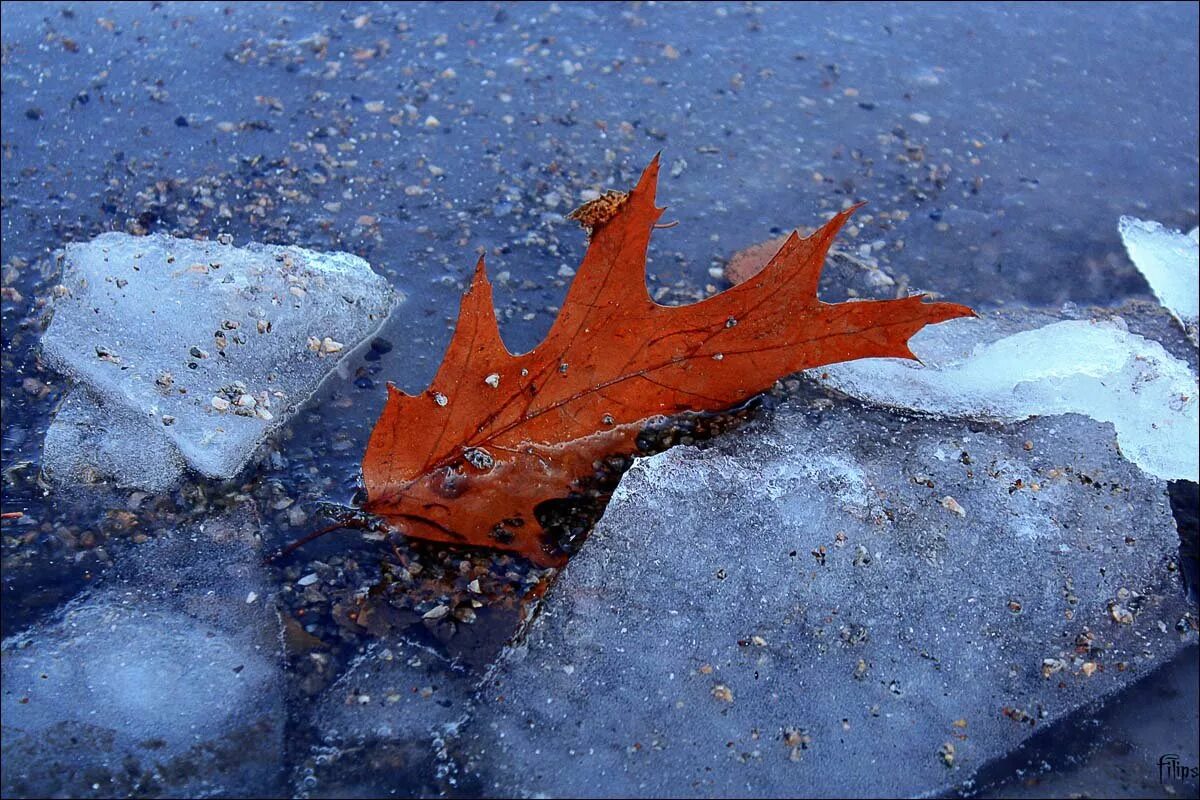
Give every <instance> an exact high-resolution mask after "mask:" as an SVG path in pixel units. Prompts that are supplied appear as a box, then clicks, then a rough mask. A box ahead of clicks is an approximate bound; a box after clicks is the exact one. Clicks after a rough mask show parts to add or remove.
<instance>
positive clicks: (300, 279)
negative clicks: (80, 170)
mask: <svg viewBox="0 0 1200 800" xmlns="http://www.w3.org/2000/svg"><path fill="white" fill-rule="evenodd" d="M392 303H393V295H392V292H391V289H390V287H389V286H388V284H387V281H386V280H384V278H382V277H381V276H379V275H377V274H375V273H374V272H372V271H371V268H370V266H369V265H368V264H367V263H366V262H365V261H363V260H362V259H361V258H358V257H357V256H352V255H349V254H346V253H330V254H322V253H317V252H314V251H312V250H305V249H302V248H298V247H277V246H270V245H260V244H250V245H248V246H247V247H232V246H229V245H224V244H219V243H217V242H211V241H195V240H190V239H174V238H171V237H169V236H165V235H155V236H147V237H134V236H128V235H126V234H122V233H106V234H103V235H102V236H99V237H97V238H96V239H94V240H92V241H91V242H88V243H85V244H72V245H68V246H67V248H66V251H65V256H64V269H63V280H62V289H61V290H60V292H59V296H58V298H57V300H56V301H55V304H54V318H53V320H52V322H51V324H50V326H49V328H48V330H47V331H46V334H45V336H44V337H43V338H42V352H43V355H44V357H45V359H46V361H47V362H48V363H49V364H50V366H52V367H53V368H55V369H57V370H59V371H60V372H63V373H65V374H66V375H68V376H70V377H71V378H72V379H73V380H74V382H75V383H76V384H77V385H78V386H79V387H82V388H83V389H86V392H84V393H83V394H79V395H76V396H74V397H72V398H70V399H68V400H67V401H66V403H64V405H63V407H62V409H61V410H60V414H59V417H58V418H57V419H56V420H55V423H54V425H53V426H52V428H51V430H50V432H49V433H48V435H47V443H46V451H45V455H46V458H45V460H44V467H45V469H46V472H47V474H48V475H49V476H50V477H51V478H52V479H55V480H59V481H85V482H86V481H88V480H89V479H91V480H98V479H103V478H111V479H114V480H115V481H116V482H118V483H120V484H123V485H130V486H140V487H144V488H149V489H151V490H157V489H161V488H164V487H165V486H168V485H170V484H172V483H173V482H175V481H176V480H178V478H179V477H180V475H181V466H182V465H183V464H186V465H187V466H189V467H191V468H192V469H195V470H196V471H198V472H200V473H202V474H204V475H207V476H210V477H216V478H230V477H232V476H233V475H234V474H236V473H237V472H238V471H239V470H240V469H241V468H242V467H243V466H244V465H245V463H246V462H247V461H248V460H249V458H250V457H251V455H252V454H253V452H254V450H255V448H256V447H257V446H258V444H259V443H260V442H261V441H262V439H263V438H264V437H265V436H266V435H267V434H268V433H270V431H272V430H274V429H275V428H276V427H278V426H279V425H280V424H281V423H282V422H283V421H284V420H285V419H287V418H288V417H289V416H290V415H291V414H292V413H293V412H294V411H295V410H296V409H297V408H298V407H299V406H300V405H301V404H302V403H303V402H304V401H305V400H306V399H307V398H308V397H309V395H311V393H312V392H313V391H314V390H315V389H316V388H317V386H318V385H319V384H320V382H321V381H322V380H323V379H324V378H325V376H326V375H328V374H329V373H330V372H331V371H332V370H333V369H334V367H335V366H336V364H337V362H338V360H339V359H340V358H341V357H342V356H343V355H345V354H346V353H347V352H349V351H350V350H351V349H352V348H353V347H354V346H355V345H356V344H358V343H359V342H361V341H362V340H363V339H364V338H365V337H367V336H368V335H369V334H370V333H371V332H373V331H374V330H375V329H376V328H378V327H379V325H380V324H381V323H382V322H383V320H384V319H385V317H386V316H387V314H388V312H389V311H390V309H391V306H392ZM314 342H315V343H316V346H315V347H314V346H313V343H314ZM76 391H79V390H78V389H77V390H76Z"/></svg>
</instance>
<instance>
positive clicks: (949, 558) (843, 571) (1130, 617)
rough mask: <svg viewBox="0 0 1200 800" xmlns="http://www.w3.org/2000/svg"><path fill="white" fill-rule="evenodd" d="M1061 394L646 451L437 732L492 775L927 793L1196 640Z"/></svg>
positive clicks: (1145, 524)
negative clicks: (1025, 406)
mask: <svg viewBox="0 0 1200 800" xmlns="http://www.w3.org/2000/svg"><path fill="white" fill-rule="evenodd" d="M1178 547H1179V542H1178V536H1177V534H1176V530H1175V523H1174V520H1173V519H1172V517H1171V512H1170V508H1169V504H1168V499H1167V495H1166V487H1165V483H1164V482H1162V481H1160V480H1157V479H1155V478H1152V477H1150V476H1147V475H1146V474H1145V473H1144V472H1142V471H1141V470H1139V469H1138V468H1137V467H1135V466H1134V465H1132V464H1131V463H1129V462H1128V461H1126V460H1125V459H1123V458H1122V457H1121V456H1120V455H1119V454H1118V453H1117V452H1116V449H1115V448H1114V447H1113V440H1112V434H1111V431H1110V430H1109V429H1108V427H1107V426H1106V425H1104V424H1101V423H1097V422H1095V421H1093V420H1091V419H1088V418H1086V417H1083V416H1079V415H1076V414H1064V415H1062V416H1049V417H1040V418H1038V419H1035V420H1029V421H1026V422H1020V423H1015V424H1011V425H994V426H986V425H984V426H981V425H980V424H979V423H977V422H964V421H958V420H952V419H949V420H946V419H931V418H905V417H904V416H902V415H900V414H897V413H895V412H892V411H886V410H882V409H872V408H862V407H854V406H852V405H850V404H843V405H841V406H835V407H833V408H832V409H824V410H821V409H816V410H812V411H810V412H806V413H802V414H801V413H792V414H779V415H777V416H776V417H774V418H770V419H765V420H762V421H760V422H758V423H755V424H754V425H751V426H748V428H746V429H743V430H740V431H736V432H734V433H731V434H729V435H727V436H725V437H722V438H721V439H719V440H717V441H716V442H715V443H714V444H713V446H712V447H710V448H708V449H705V450H703V451H701V450H697V449H694V448H690V447H678V448H675V449H672V450H670V451H667V452H665V453H663V454H661V455H657V456H654V457H652V458H648V459H641V460H639V461H638V462H637V463H636V464H635V466H634V467H633V468H632V470H631V471H630V472H629V473H628V474H627V475H626V476H625V477H624V478H623V479H622V481H621V484H620V487H619V489H618V491H617V493H616V495H615V497H614V499H613V500H612V502H611V504H610V505H609V507H608V509H607V511H606V512H605V515H604V518H603V520H602V521H601V523H600V524H599V525H598V527H597V529H596V531H595V532H594V533H593V534H592V535H591V537H590V538H589V540H588V541H587V543H586V545H585V546H584V547H583V548H582V550H581V552H580V553H579V554H578V555H577V556H575V558H574V559H573V560H572V561H571V563H570V564H569V565H568V566H567V567H566V569H565V570H564V572H563V573H562V575H561V576H560V577H559V579H558V581H557V583H556V584H555V585H554V586H553V587H552V588H551V589H550V591H549V592H548V594H547V596H546V598H545V600H544V604H543V606H542V608H541V611H540V613H539V615H538V616H537V617H536V619H535V620H534V621H533V622H532V623H531V625H530V627H529V630H528V632H527V635H526V636H525V638H524V640H523V642H522V643H521V645H520V646H519V647H518V648H516V649H513V650H511V651H509V652H508V653H507V654H506V656H505V657H504V658H503V659H502V661H501V663H500V665H499V667H498V668H497V670H496V672H495V674H494V675H493V676H491V677H490V678H489V679H488V680H486V681H485V682H484V683H483V684H482V686H481V689H480V691H479V694H478V699H477V703H478V705H477V708H476V710H475V713H474V717H473V719H472V720H471V721H470V722H469V723H468V724H467V725H466V726H465V728H464V730H463V732H462V735H461V736H460V737H459V738H458V739H457V741H455V742H454V743H453V744H452V747H451V752H452V753H454V754H455V756H456V758H457V759H458V763H459V765H460V766H461V768H462V769H463V770H464V772H465V774H468V775H470V776H472V777H473V778H474V779H475V780H476V781H477V782H478V787H479V791H480V792H482V793H484V794H492V795H499V796H525V797H528V796H564V797H593V796H601V795H604V796H669V797H711V796H750V797H762V796H785V797H787V796H795V795H797V794H803V795H810V796H829V797H853V796H865V795H872V796H883V797H888V796H926V795H929V794H935V793H941V792H948V791H953V790H954V789H955V787H961V786H963V785H967V784H969V781H970V780H971V779H972V777H973V776H974V775H975V774H976V772H977V771H978V770H979V769H980V768H981V767H982V766H984V765H986V764H989V763H991V762H994V761H995V760H996V759H999V758H1002V757H1004V756H1005V755H1006V754H1008V753H1010V752H1012V751H1013V749H1014V748H1016V747H1017V746H1018V745H1020V744H1021V743H1022V742H1023V741H1025V740H1026V739H1027V738H1028V737H1030V736H1031V735H1032V734H1033V733H1034V732H1035V731H1038V730H1042V729H1043V728H1044V727H1045V726H1047V725H1051V724H1053V723H1054V722H1055V721H1056V720H1059V719H1061V718H1063V717H1064V716H1065V715H1067V714H1069V713H1070V712H1071V711H1073V710H1075V709H1078V708H1079V707H1081V706H1082V705H1084V704H1086V703H1088V702H1091V701H1094V700H1097V699H1098V698H1101V697H1103V696H1105V695H1107V694H1108V693H1110V692H1114V691H1117V690H1119V689H1121V688H1122V687H1124V686H1126V685H1128V684H1129V683H1130V682H1131V681H1133V680H1136V679H1137V678H1138V677H1140V676H1143V675H1146V674H1147V673H1148V672H1149V671H1150V670H1152V669H1153V668H1154V667H1155V666H1157V665H1159V664H1161V663H1163V662H1164V661H1165V660H1167V659H1169V658H1171V656H1172V655H1174V654H1175V653H1177V652H1178V651H1179V650H1180V648H1182V647H1184V646H1186V645H1187V644H1188V643H1192V642H1195V641H1196V633H1195V620H1194V617H1193V616H1191V614H1190V613H1189V610H1188V606H1187V604H1186V601H1185V599H1184V594H1183V589H1182V587H1181V585H1180V582H1179V578H1178V571H1177V570H1173V569H1171V568H1170V566H1169V565H1171V564H1172V563H1173V562H1174V560H1175V559H1176V558H1177V553H1178Z"/></svg>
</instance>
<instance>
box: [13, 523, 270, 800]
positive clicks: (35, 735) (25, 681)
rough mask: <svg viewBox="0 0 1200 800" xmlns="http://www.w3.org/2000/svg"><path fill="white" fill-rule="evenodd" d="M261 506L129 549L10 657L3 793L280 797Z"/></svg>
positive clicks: (16, 639)
mask: <svg viewBox="0 0 1200 800" xmlns="http://www.w3.org/2000/svg"><path fill="white" fill-rule="evenodd" d="M257 535H258V527H257V524H256V522H255V519H254V517H253V515H252V514H250V513H248V512H246V511H234V512H231V513H229V514H227V515H224V516H221V517H216V518H213V519H210V520H208V521H206V522H205V523H203V524H200V525H197V526H193V527H191V528H185V529H183V530H180V531H179V532H177V533H174V534H172V535H170V536H168V537H166V538H164V539H161V540H151V541H149V542H146V543H144V544H141V545H138V546H137V547H135V548H134V549H133V550H132V551H130V552H128V553H126V554H124V555H125V557H123V558H122V559H121V560H120V562H119V564H118V566H117V567H115V568H114V571H113V572H111V573H109V574H107V575H105V576H104V577H103V578H102V579H101V582H100V584H99V585H98V586H97V587H96V588H95V589H94V590H93V591H91V592H88V593H86V594H84V595H82V596H80V597H78V598H76V599H75V600H73V601H72V602H71V603H69V604H68V605H67V606H65V607H64V609H63V610H62V611H61V612H60V613H59V614H58V615H57V616H56V617H55V618H53V619H51V620H49V621H48V622H46V623H43V624H39V625H35V626H34V627H32V628H30V629H28V630H26V631H23V632H22V633H19V634H16V635H13V636H10V637H9V638H7V639H6V640H4V642H3V644H2V646H0V653H2V655H3V659H2V663H3V686H4V689H3V695H4V702H3V706H2V722H3V759H2V760H0V773H2V776H0V787H2V790H3V794H4V796H5V797H17V796H22V797H125V796H163V797H209V796H229V795H232V796H260V795H263V794H266V795H267V796H273V795H277V794H281V790H282V777H283V775H282V758H283V751H284V745H283V721H284V713H283V688H282V687H283V683H282V677H281V673H280V659H281V654H280V644H279V623H278V618H277V616H276V613H275V609H274V606H273V603H272V600H271V591H270V588H269V584H268V581H267V578H266V575H265V572H264V570H263V568H262V565H261V559H262V555H261V551H260V548H259V546H258V543H257Z"/></svg>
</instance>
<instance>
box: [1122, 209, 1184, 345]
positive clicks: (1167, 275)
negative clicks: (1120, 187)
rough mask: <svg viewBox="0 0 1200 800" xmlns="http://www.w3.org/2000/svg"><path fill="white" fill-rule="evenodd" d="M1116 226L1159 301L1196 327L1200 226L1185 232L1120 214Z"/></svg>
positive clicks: (1180, 318) (1126, 249) (1135, 263)
mask: <svg viewBox="0 0 1200 800" xmlns="http://www.w3.org/2000/svg"><path fill="white" fill-rule="evenodd" d="M1117 229H1118V230H1119V231H1120V232H1121V241H1122V242H1123V243H1124V244H1125V251H1126V252H1127V253H1129V258H1130V260H1131V261H1133V265H1134V266H1135V267H1137V268H1138V271H1139V272H1141V273H1142V275H1143V276H1145V278H1146V282H1147V283H1149V284H1150V289H1151V290H1152V291H1153V292H1154V296H1155V297H1157V298H1158V302H1160V303H1161V304H1162V305H1163V306H1164V307H1165V308H1166V309H1168V310H1169V311H1170V312H1171V313H1172V314H1174V315H1175V318H1176V319H1178V320H1179V321H1180V322H1181V323H1183V325H1184V326H1185V327H1189V326H1190V328H1189V333H1191V332H1192V331H1194V330H1195V327H1196V324H1197V319H1198V317H1200V229H1193V230H1192V232H1191V233H1186V234H1185V233H1180V232H1179V231H1173V230H1171V229H1170V228H1166V227H1164V226H1163V225H1161V224H1160V223H1157V222H1154V221H1147V220H1141V219H1137V218H1136V217H1121V219H1120V221H1119V222H1118V223H1117ZM1192 338H1193V342H1192V343H1193V344H1195V343H1196V342H1195V337H1194V336H1193V337H1192Z"/></svg>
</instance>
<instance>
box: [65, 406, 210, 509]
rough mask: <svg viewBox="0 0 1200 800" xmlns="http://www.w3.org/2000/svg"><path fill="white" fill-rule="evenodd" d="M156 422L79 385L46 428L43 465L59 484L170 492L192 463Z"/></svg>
mask: <svg viewBox="0 0 1200 800" xmlns="http://www.w3.org/2000/svg"><path fill="white" fill-rule="evenodd" d="M151 423H152V420H150V419H149V418H143V417H142V416H141V415H139V414H138V413H137V412H136V411H134V410H132V409H130V408H129V407H128V406H125V405H123V404H121V403H112V402H110V401H108V400H102V399H100V398H99V397H97V396H96V395H95V394H94V393H93V392H92V391H91V390H90V389H88V388H87V387H85V386H79V387H76V388H75V389H74V390H72V391H71V392H69V393H68V394H67V396H66V397H64V398H63V400H62V402H61V403H60V404H59V406H58V410H57V411H56V412H55V414H54V423H53V424H52V425H51V426H50V427H49V429H48V430H47V431H46V438H45V441H44V442H43V444H42V464H43V468H44V470H45V471H46V474H47V475H49V476H50V477H51V478H52V479H53V480H54V481H55V482H57V483H60V484H70V485H77V484H91V483H98V482H100V481H103V480H109V479H111V480H113V481H115V482H116V483H117V484H119V485H121V486H138V487H140V488H142V489H146V490H148V491H151V492H161V491H165V490H167V489H169V488H170V487H171V485H172V484H174V483H175V481H176V480H177V479H178V478H179V476H180V475H182V474H183V473H184V471H185V470H186V469H187V465H186V463H185V462H184V460H183V456H181V455H180V453H179V448H177V447H176V446H175V445H174V444H173V443H172V442H171V440H170V439H168V438H167V437H166V436H164V435H163V434H161V433H160V432H159V431H157V430H155V429H154V428H153V427H152V425H151Z"/></svg>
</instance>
